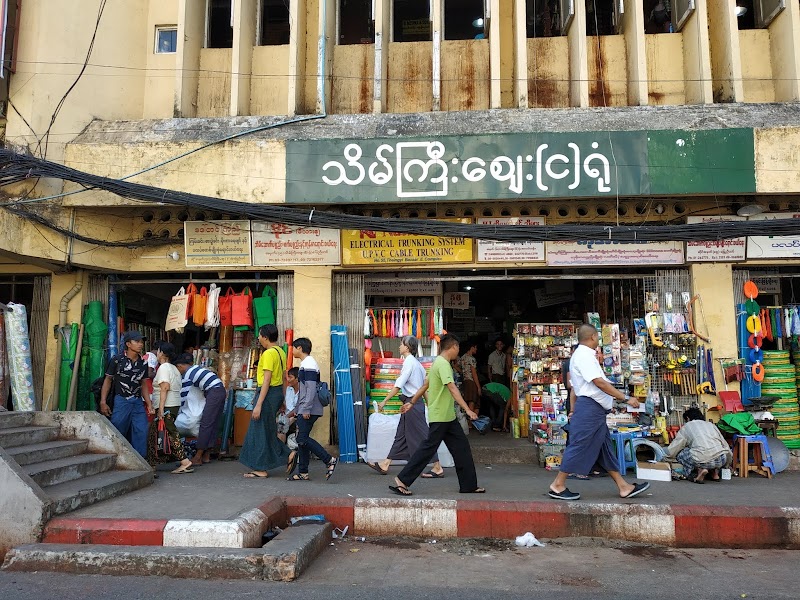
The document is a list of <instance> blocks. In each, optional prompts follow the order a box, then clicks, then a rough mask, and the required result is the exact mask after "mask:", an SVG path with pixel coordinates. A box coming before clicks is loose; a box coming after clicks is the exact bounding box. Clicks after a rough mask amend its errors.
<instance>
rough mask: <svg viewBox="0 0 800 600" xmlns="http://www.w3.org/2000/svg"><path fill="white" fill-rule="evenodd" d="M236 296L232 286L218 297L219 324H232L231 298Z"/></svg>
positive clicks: (223, 325)
mask: <svg viewBox="0 0 800 600" xmlns="http://www.w3.org/2000/svg"><path fill="white" fill-rule="evenodd" d="M234 296H236V294H234V292H233V288H230V287H229V288H228V291H227V292H225V295H224V296H220V299H219V324H220V325H221V326H222V327H225V326H226V325H233V312H232V308H233V306H232V302H233V298H234Z"/></svg>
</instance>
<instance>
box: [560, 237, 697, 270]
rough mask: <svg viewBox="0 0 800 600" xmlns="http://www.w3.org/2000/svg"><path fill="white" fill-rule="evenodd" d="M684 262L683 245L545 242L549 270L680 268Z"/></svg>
mask: <svg viewBox="0 0 800 600" xmlns="http://www.w3.org/2000/svg"><path fill="white" fill-rule="evenodd" d="M683 262H684V261H683V242H636V241H632V242H624V241H616V240H581V241H579V242H547V264H548V265H549V266H551V267H576V266H580V267H597V266H616V265H682V264H683Z"/></svg>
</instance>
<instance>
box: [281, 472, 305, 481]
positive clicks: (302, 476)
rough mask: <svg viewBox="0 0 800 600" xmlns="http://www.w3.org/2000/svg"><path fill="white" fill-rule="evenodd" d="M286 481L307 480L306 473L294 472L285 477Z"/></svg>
mask: <svg viewBox="0 0 800 600" xmlns="http://www.w3.org/2000/svg"><path fill="white" fill-rule="evenodd" d="M286 481H309V477H308V473H295V474H294V475H292V476H291V477H287V478H286Z"/></svg>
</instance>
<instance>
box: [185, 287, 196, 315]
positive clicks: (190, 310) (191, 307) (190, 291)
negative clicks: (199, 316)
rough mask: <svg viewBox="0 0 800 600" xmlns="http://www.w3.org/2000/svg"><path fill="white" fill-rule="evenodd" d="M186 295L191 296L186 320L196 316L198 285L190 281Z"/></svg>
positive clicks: (187, 306) (187, 305)
mask: <svg viewBox="0 0 800 600" xmlns="http://www.w3.org/2000/svg"><path fill="white" fill-rule="evenodd" d="M186 295H187V296H188V297H189V301H188V302H187V303H186V320H187V321H188V320H189V319H191V318H193V317H194V299H195V297H196V296H197V286H196V285H195V284H193V283H190V284H189V285H187V286H186Z"/></svg>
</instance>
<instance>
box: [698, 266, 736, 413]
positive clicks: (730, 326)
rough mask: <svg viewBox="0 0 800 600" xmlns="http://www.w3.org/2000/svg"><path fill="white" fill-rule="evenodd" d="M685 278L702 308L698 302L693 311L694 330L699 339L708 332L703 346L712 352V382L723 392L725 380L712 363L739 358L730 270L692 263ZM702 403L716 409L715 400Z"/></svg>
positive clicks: (725, 267) (718, 368)
mask: <svg viewBox="0 0 800 600" xmlns="http://www.w3.org/2000/svg"><path fill="white" fill-rule="evenodd" d="M689 275H690V277H691V280H692V293H693V294H699V295H700V298H701V299H702V305H701V303H700V300H698V301H697V302H696V303H695V304H694V307H693V308H694V313H695V316H694V322H695V327H696V329H697V331H699V332H700V333H702V334H703V335H706V331H708V337H709V338H711V343H709V344H705V346H706V347H707V348H708V347H711V348H713V350H714V359H715V360H714V379H715V381H716V384H717V388H718V389H725V388H724V385H725V380H724V378H723V375H722V371H721V369H720V367H719V362H717V360H716V359H717V358H737V357H738V356H739V344H738V342H737V340H736V305H735V304H734V290H733V269H732V266H731V264H730V263H696V264H692V265H690V266H689ZM701 307H702V309H701ZM704 314H705V318H704ZM700 343H703V342H700ZM728 389H730V390H738V389H739V384H738V383H734V384H728ZM702 400H703V402H705V404H706V405H708V406H716V405H717V404H718V402H719V400H718V399H717V397H716V396H709V395H705V394H704V395H703V397H702Z"/></svg>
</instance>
